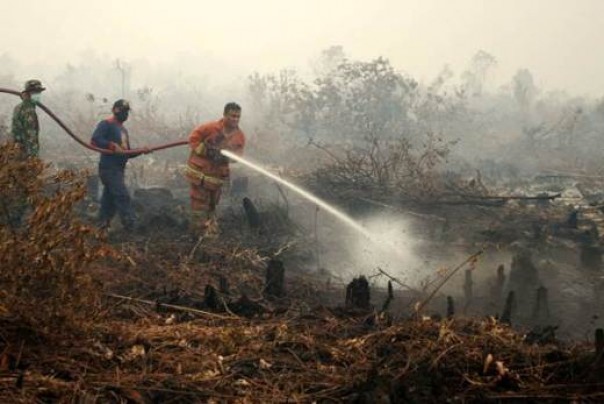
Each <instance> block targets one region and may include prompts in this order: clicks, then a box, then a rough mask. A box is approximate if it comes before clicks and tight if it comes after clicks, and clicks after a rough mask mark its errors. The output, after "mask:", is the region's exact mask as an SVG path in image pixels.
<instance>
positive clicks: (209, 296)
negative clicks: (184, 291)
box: [203, 284, 221, 310]
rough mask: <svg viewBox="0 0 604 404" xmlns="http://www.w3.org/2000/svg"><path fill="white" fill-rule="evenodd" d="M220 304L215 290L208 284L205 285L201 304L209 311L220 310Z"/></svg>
mask: <svg viewBox="0 0 604 404" xmlns="http://www.w3.org/2000/svg"><path fill="white" fill-rule="evenodd" d="M220 303H221V302H220V297H219V296H218V292H216V288H214V286H212V285H210V284H208V285H206V288H205V291H204V299H203V304H204V305H205V306H206V307H207V308H209V309H212V310H218V309H220V308H221V304H220Z"/></svg>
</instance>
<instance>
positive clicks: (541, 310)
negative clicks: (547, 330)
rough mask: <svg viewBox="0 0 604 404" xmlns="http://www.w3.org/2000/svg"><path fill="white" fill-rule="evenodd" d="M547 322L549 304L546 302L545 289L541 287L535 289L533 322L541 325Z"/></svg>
mask: <svg viewBox="0 0 604 404" xmlns="http://www.w3.org/2000/svg"><path fill="white" fill-rule="evenodd" d="M547 320H549V303H548V301H547V288H545V287H543V286H541V287H539V289H537V300H535V306H534V307H533V321H534V322H536V323H543V322H546V321H547Z"/></svg>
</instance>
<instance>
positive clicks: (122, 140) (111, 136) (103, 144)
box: [91, 117, 139, 170]
mask: <svg viewBox="0 0 604 404" xmlns="http://www.w3.org/2000/svg"><path fill="white" fill-rule="evenodd" d="M91 143H92V144H93V145H95V146H97V147H100V148H102V149H109V150H115V148H116V146H120V147H121V148H122V149H123V150H130V141H129V138H128V130H127V129H126V128H125V127H124V126H123V125H122V124H121V123H120V122H118V121H117V120H116V119H115V118H114V117H110V118H108V119H104V120H102V121H101V122H99V124H98V125H97V127H96V129H95V130H94V133H93V134H92V141H91ZM137 156H139V154H134V155H130V156H128V155H124V154H101V160H100V161H99V169H108V168H114V169H120V170H123V169H125V168H126V163H127V162H128V159H129V158H132V157H137Z"/></svg>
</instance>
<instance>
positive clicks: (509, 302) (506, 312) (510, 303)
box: [501, 290, 516, 325]
mask: <svg viewBox="0 0 604 404" xmlns="http://www.w3.org/2000/svg"><path fill="white" fill-rule="evenodd" d="M515 305H516V293H514V291H513V290H512V291H510V293H508V297H507V299H506V300H505V307H504V308H503V314H502V315H501V322H502V323H506V324H510V325H511V324H512V312H513V310H514V306H515Z"/></svg>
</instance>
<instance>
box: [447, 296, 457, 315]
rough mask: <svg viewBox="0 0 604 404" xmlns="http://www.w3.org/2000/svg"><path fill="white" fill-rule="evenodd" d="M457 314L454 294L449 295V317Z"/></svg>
mask: <svg viewBox="0 0 604 404" xmlns="http://www.w3.org/2000/svg"><path fill="white" fill-rule="evenodd" d="M454 315H455V303H454V302H453V297H452V296H447V318H453V316H454Z"/></svg>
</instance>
